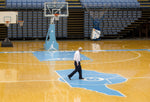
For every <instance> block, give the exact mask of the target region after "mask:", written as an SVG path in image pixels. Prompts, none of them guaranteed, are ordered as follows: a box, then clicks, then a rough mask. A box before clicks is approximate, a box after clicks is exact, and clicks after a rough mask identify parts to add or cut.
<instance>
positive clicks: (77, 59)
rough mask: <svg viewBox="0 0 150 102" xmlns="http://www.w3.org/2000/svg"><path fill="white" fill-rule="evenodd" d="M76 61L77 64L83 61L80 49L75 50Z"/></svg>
mask: <svg viewBox="0 0 150 102" xmlns="http://www.w3.org/2000/svg"><path fill="white" fill-rule="evenodd" d="M74 61H76V62H77V64H78V63H79V62H80V61H81V59H80V52H79V50H77V51H76V52H75V54H74Z"/></svg>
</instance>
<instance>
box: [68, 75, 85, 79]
mask: <svg viewBox="0 0 150 102" xmlns="http://www.w3.org/2000/svg"><path fill="white" fill-rule="evenodd" d="M68 78H69V80H71V77H70V76H69V75H68ZM79 79H80V80H84V78H79Z"/></svg>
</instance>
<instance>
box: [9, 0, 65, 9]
mask: <svg viewBox="0 0 150 102" xmlns="http://www.w3.org/2000/svg"><path fill="white" fill-rule="evenodd" d="M44 2H53V0H7V1H6V8H7V9H43V8H44ZM57 2H65V0H57Z"/></svg>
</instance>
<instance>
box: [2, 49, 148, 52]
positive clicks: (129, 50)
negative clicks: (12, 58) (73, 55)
mask: <svg viewBox="0 0 150 102" xmlns="http://www.w3.org/2000/svg"><path fill="white" fill-rule="evenodd" d="M111 51H150V49H117V50H83V51H82V52H111ZM34 52H36V51H10V52H0V53H34ZM38 52H42V51H38ZM45 52H75V50H74V51H69V50H68V51H67V50H64V51H45Z"/></svg>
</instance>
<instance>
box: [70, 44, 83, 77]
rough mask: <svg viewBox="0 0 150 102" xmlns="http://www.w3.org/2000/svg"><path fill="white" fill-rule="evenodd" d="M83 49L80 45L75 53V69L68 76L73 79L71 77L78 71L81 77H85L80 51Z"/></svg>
mask: <svg viewBox="0 0 150 102" xmlns="http://www.w3.org/2000/svg"><path fill="white" fill-rule="evenodd" d="M81 51H82V47H79V49H78V50H77V51H76V52H75V54H74V65H75V70H74V71H73V72H72V73H71V74H69V75H68V78H69V79H70V80H71V77H72V76H73V75H74V74H75V73H76V72H78V73H79V79H84V78H83V77H82V68H81V63H80V61H81V58H80V52H81Z"/></svg>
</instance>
